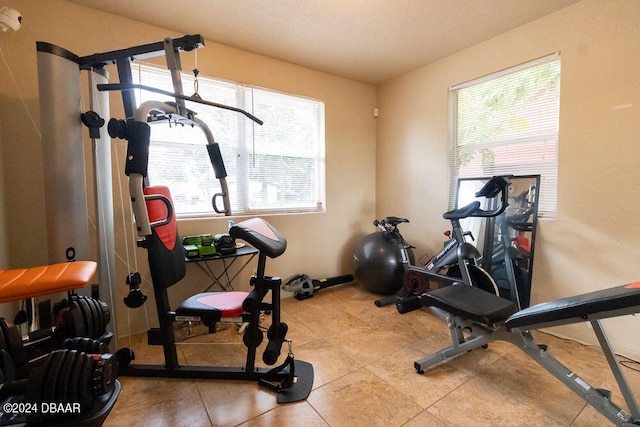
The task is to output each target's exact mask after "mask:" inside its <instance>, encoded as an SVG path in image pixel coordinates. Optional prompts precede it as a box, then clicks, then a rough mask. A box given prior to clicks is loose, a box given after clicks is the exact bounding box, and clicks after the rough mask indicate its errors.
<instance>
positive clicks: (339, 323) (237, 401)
mask: <svg viewBox="0 0 640 427" xmlns="http://www.w3.org/2000/svg"><path fill="white" fill-rule="evenodd" d="M376 298H377V296H376V295H374V294H371V293H369V292H367V291H366V290H364V289H363V287H362V286H360V285H359V284H357V283H356V282H354V283H350V284H345V285H340V286H336V287H332V288H328V289H323V290H321V291H320V292H318V293H317V294H316V295H315V296H314V297H313V298H311V299H308V300H305V301H298V300H296V299H293V298H291V299H285V300H283V304H282V305H283V309H282V318H283V320H284V321H285V322H286V323H287V324H288V326H289V334H288V336H289V337H290V338H291V339H293V352H294V354H295V357H296V358H297V359H300V360H305V361H307V362H310V363H312V364H313V366H314V371H315V380H314V386H313V390H312V392H311V395H310V396H309V398H308V399H307V400H306V401H302V402H297V403H290V404H283V405H278V404H277V403H276V397H275V395H274V393H273V392H271V391H269V390H267V389H264V388H262V387H259V386H258V385H257V384H256V383H253V382H243V381H221V380H216V381H213V380H188V379H185V380H183V379H154V378H125V377H121V378H120V381H121V383H122V392H121V394H120V397H119V399H118V402H117V404H116V406H115V407H114V408H113V410H112V412H111V414H110V415H109V417H108V418H107V421H106V423H105V425H106V426H122V425H136V426H304V427H308V426H349V427H352V426H368V427H370V426H604V425H609V422H608V420H606V419H605V418H604V417H602V416H601V415H600V414H599V413H598V412H596V411H595V410H593V409H592V408H591V407H589V406H586V405H585V403H584V402H583V401H582V400H581V399H580V398H578V397H577V396H575V395H574V394H573V393H572V392H570V391H569V389H568V388H566V387H565V386H564V385H562V384H561V383H560V382H559V381H558V380H556V379H555V378H554V377H553V376H551V375H550V374H548V373H547V372H546V371H545V370H543V369H542V368H541V367H539V366H538V365H537V364H535V363H534V362H533V361H531V360H530V359H529V358H527V357H526V356H525V355H524V354H523V353H522V352H521V351H520V350H518V349H517V348H515V347H514V346H512V345H511V344H508V343H503V342H496V343H492V344H490V345H489V348H488V349H478V350H474V351H472V352H470V353H467V354H465V355H462V356H460V357H458V358H455V359H451V360H449V361H447V362H446V363H444V364H441V365H439V366H438V367H436V368H433V369H431V370H428V371H427V372H426V373H425V374H424V375H419V374H417V373H416V372H415V370H414V368H413V362H414V361H415V360H417V359H420V358H421V357H423V356H425V355H427V354H430V353H432V352H434V351H436V350H439V349H440V348H442V347H445V346H447V345H449V342H450V338H449V333H448V330H447V328H446V327H445V325H444V324H443V323H442V321H440V320H439V319H437V318H436V317H434V316H432V315H431V314H429V313H427V312H423V311H417V312H412V313H408V314H405V315H400V314H399V313H398V312H397V311H396V309H395V307H394V306H393V305H390V306H386V307H382V308H378V307H376V306H375V305H374V303H373V302H374V300H375V299H376ZM268 317H269V316H267V318H266V319H265V322H268ZM177 334H183V335H184V334H186V332H185V328H182V329H180V330H178V331H177ZM535 336H536V341H537V342H538V343H544V344H548V345H549V348H550V351H551V353H552V354H553V355H554V356H555V357H556V358H557V359H559V360H560V361H562V362H563V363H564V364H565V365H567V366H568V367H570V368H571V369H572V370H575V371H576V373H578V374H579V375H580V376H581V377H582V378H584V379H585V380H587V381H588V382H590V383H591V384H592V385H594V386H597V387H602V386H604V387H606V388H608V389H611V390H613V393H614V394H613V400H614V401H615V402H616V403H617V404H619V405H623V402H622V398H621V396H620V394H619V392H617V390H616V389H615V387H616V386H615V383H614V380H613V378H612V375H611V374H610V371H609V369H608V367H607V366H606V361H605V360H604V357H603V356H602V354H601V353H600V351H599V349H596V348H593V347H587V346H583V345H581V344H579V343H576V342H573V341H566V340H561V339H558V338H556V337H554V336H551V335H548V334H543V333H536V334H535ZM240 337H241V336H240V335H239V334H238V333H237V329H235V326H233V325H231V326H228V327H227V329H226V330H224V331H219V332H218V333H216V334H213V335H208V336H198V337H193V338H189V339H186V340H185V342H188V343H190V344H185V345H181V346H180V355H181V357H182V358H184V360H185V363H190V364H211V365H218V366H241V365H242V364H243V363H242V362H243V360H244V348H245V347H244V346H243V345H242V344H241V338H240ZM144 339H146V338H144V337H143V336H136V337H132V339H131V344H130V345H131V346H132V347H133V349H134V350H135V351H136V357H137V359H136V362H137V363H161V362H162V349H161V348H160V347H148V346H146V344H142V342H143V340H144ZM126 340H127V339H126V338H121V341H120V345H121V346H127V345H129V344H127V342H126ZM203 341H210V342H214V343H215V344H207V345H204V344H202V342H203ZM260 355H261V352H259V355H258V359H260V357H261V356H260ZM624 371H625V374H626V375H627V378H628V379H629V380H630V382H631V385H632V389H633V390H634V391H635V393H636V396H638V395H640V373H638V372H635V371H632V370H631V369H627V368H624Z"/></svg>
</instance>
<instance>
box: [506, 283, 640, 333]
mask: <svg viewBox="0 0 640 427" xmlns="http://www.w3.org/2000/svg"><path fill="white" fill-rule="evenodd" d="M621 311H627V312H626V313H624V314H633V313H637V312H640V282H637V283H631V284H628V285H622V286H616V287H614V288H609V289H602V290H599V291H594V292H588V293H586V294H581V295H576V296H573V297H568V298H562V299H558V300H554V301H549V302H543V303H540V304H536V305H534V306H532V307H529V308H525V309H524V310H522V311H519V312H518V313H516V314H514V315H513V316H511V317H509V319H507V321H506V323H505V325H506V326H507V328H510V329H511V328H523V327H526V326H530V325H537V324H544V323H551V322H559V321H562V320H568V319H575V318H579V319H582V320H584V321H588V320H597V319H604V318H607V317H613V316H620V315H621V314H622V313H621ZM607 313H609V314H607ZM567 323H571V322H567Z"/></svg>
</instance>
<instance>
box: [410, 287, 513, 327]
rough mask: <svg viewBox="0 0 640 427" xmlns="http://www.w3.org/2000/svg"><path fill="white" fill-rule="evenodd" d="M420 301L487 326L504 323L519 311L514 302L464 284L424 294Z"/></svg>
mask: <svg viewBox="0 0 640 427" xmlns="http://www.w3.org/2000/svg"><path fill="white" fill-rule="evenodd" d="M420 299H421V300H422V304H423V305H425V306H427V307H429V306H430V307H436V308H439V309H442V310H444V311H446V312H447V313H451V314H453V315H454V316H460V317H464V318H465V319H469V320H473V321H476V322H480V323H484V324H485V325H493V324H495V323H499V322H502V321H504V320H505V319H507V318H508V317H509V316H510V315H512V314H513V313H515V312H516V311H518V308H517V306H516V305H515V304H514V303H513V302H511V301H509V300H507V299H504V298H502V297H499V296H497V295H494V294H491V293H489V292H487V291H483V290H482V289H480V288H476V287H475V286H469V285H465V284H463V283H457V284H454V285H451V286H445V287H442V288H438V289H434V290H432V291H429V292H426V293H424V294H422V296H421V297H420Z"/></svg>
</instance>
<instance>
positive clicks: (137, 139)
mask: <svg viewBox="0 0 640 427" xmlns="http://www.w3.org/2000/svg"><path fill="white" fill-rule="evenodd" d="M150 136H151V128H150V127H149V125H148V124H146V123H144V122H137V121H131V122H128V123H127V139H128V140H129V144H127V162H126V166H125V169H124V173H125V175H127V176H129V175H131V174H132V173H138V174H140V175H142V176H143V177H146V176H147V167H148V166H149V141H150Z"/></svg>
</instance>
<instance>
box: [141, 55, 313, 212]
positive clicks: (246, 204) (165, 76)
mask: <svg viewBox="0 0 640 427" xmlns="http://www.w3.org/2000/svg"><path fill="white" fill-rule="evenodd" d="M132 74H133V80H134V83H141V84H143V85H147V86H153V87H156V88H161V89H164V90H168V91H171V92H172V91H173V85H172V83H171V77H170V74H169V71H168V70H166V69H161V68H158V67H154V66H150V65H147V64H141V63H135V64H132ZM182 84H183V91H184V93H185V94H187V95H190V94H192V93H193V90H192V88H193V87H194V86H193V76H191V75H189V74H186V73H183V74H182ZM198 94H199V95H200V96H201V97H202V98H203V99H205V100H208V101H213V102H216V103H220V104H226V105H230V106H235V107H239V108H242V109H244V110H246V111H249V112H250V113H252V114H253V115H254V116H256V117H258V118H259V119H261V120H262V121H263V122H264V124H263V125H262V126H261V125H258V124H255V123H254V122H252V121H251V120H249V119H247V118H246V117H245V116H244V115H241V114H238V113H235V112H232V111H228V110H224V109H218V108H214V107H209V106H203V105H201V104H197V103H192V102H187V103H186V104H187V107H188V108H190V109H192V110H194V111H196V112H197V117H198V118H199V119H200V120H202V121H204V122H205V123H206V124H207V126H208V127H209V128H210V129H211V132H212V134H213V136H214V138H215V140H216V142H217V143H219V145H220V150H221V152H222V157H223V159H224V163H225V167H226V170H227V175H228V176H227V184H228V186H229V193H230V198H231V210H232V213H233V214H234V215H241V214H258V213H268V212H309V211H322V210H324V204H325V176H324V171H325V160H324V159H325V157H324V144H325V138H324V104H323V103H322V102H320V101H317V100H313V99H309V98H304V97H299V96H293V95H289V94H283V93H279V92H275V91H270V90H266V89H261V88H253V87H248V86H244V85H240V84H236V83H233V82H228V81H221V80H216V79H211V78H206V77H202V75H200V76H199V78H198ZM136 96H137V101H138V102H139V103H141V102H144V101H147V100H158V101H173V99H172V98H168V97H162V96H161V95H157V94H155V93H151V92H146V91H142V90H141V91H136ZM148 174H149V182H150V184H151V185H159V184H162V185H167V186H168V187H169V188H170V189H171V193H172V195H173V199H174V204H175V207H176V212H177V214H178V215H180V216H202V215H207V214H211V213H212V212H213V209H212V206H211V198H212V196H213V194H215V193H217V192H219V191H221V189H220V185H219V183H218V181H217V180H216V179H215V176H214V172H213V169H212V166H211V163H210V161H209V157H208V154H207V150H206V138H205V136H204V134H203V133H202V132H201V131H200V129H198V128H195V129H194V128H190V127H181V126H177V127H176V126H173V127H170V126H169V124H167V123H159V124H153V125H152V126H151V146H150V152H149V171H148ZM220 207H222V206H220Z"/></svg>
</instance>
